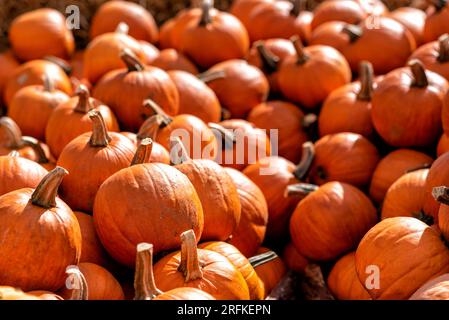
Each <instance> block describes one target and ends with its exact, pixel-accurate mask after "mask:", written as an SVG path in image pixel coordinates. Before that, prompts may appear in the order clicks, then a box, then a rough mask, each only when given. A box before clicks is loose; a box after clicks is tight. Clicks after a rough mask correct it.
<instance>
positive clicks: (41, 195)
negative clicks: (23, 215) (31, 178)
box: [31, 167, 69, 209]
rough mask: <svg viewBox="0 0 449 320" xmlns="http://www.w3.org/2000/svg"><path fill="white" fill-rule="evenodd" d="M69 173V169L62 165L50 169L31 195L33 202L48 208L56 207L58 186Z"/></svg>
mask: <svg viewBox="0 0 449 320" xmlns="http://www.w3.org/2000/svg"><path fill="white" fill-rule="evenodd" d="M67 174H69V173H68V171H67V170H66V169H64V168H62V167H56V168H54V169H53V170H52V171H50V172H49V173H48V174H47V175H46V176H45V177H44V178H43V179H42V181H41V182H40V183H39V185H38V186H37V187H36V189H35V190H34V192H33V194H32V195H31V203H32V204H34V205H36V206H39V207H42V208H46V209H49V208H54V207H56V196H57V194H58V188H59V185H60V184H61V182H62V179H63V178H64V177H65V176H66V175H67Z"/></svg>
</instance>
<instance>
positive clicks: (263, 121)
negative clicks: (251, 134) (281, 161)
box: [248, 100, 308, 163]
mask: <svg viewBox="0 0 449 320" xmlns="http://www.w3.org/2000/svg"><path fill="white" fill-rule="evenodd" d="M248 121H249V122H251V123H253V124H254V125H255V126H256V127H257V128H260V129H264V130H266V131H269V130H278V132H277V134H278V140H277V143H278V146H277V147H278V154H279V155H280V156H281V157H284V158H286V159H288V160H290V161H292V162H294V163H297V162H298V161H299V160H300V159H301V149H300V148H298V146H300V145H302V144H303V143H304V142H306V141H307V140H308V137H307V133H306V131H305V128H304V127H305V126H304V113H303V112H302V111H301V109H299V107H297V106H296V105H294V104H292V103H289V102H284V101H279V100H274V101H267V102H265V103H261V104H259V105H257V106H256V107H254V108H253V109H252V110H251V112H250V113H249V115H248Z"/></svg>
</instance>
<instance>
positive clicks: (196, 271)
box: [178, 230, 203, 282]
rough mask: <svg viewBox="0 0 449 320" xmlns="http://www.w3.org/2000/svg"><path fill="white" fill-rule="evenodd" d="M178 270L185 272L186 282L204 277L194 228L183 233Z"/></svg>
mask: <svg viewBox="0 0 449 320" xmlns="http://www.w3.org/2000/svg"><path fill="white" fill-rule="evenodd" d="M178 271H180V272H182V273H183V274H184V278H185V282H189V281H192V280H196V279H201V278H202V277H203V272H202V271H201V267H200V261H199V259H198V248H197V246H196V237H195V233H194V232H193V230H188V231H185V232H183V233H182V234H181V262H180V264H179V267H178Z"/></svg>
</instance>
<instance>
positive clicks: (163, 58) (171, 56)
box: [150, 49, 198, 74]
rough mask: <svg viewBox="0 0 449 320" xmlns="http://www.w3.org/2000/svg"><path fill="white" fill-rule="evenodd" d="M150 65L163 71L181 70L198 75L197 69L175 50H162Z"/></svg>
mask: <svg viewBox="0 0 449 320" xmlns="http://www.w3.org/2000/svg"><path fill="white" fill-rule="evenodd" d="M150 64H151V65H152V66H154V67H157V68H161V69H162V70H165V71H170V70H182V71H185V72H189V73H192V74H197V73H198V69H197V67H196V66H195V65H194V64H193V63H192V62H191V61H190V60H189V59H188V58H187V57H186V56H185V55H183V54H182V53H180V52H178V51H176V49H164V50H162V51H161V52H160V53H159V55H158V56H157V57H156V58H155V59H154V60H153V61H152V62H151V63H150Z"/></svg>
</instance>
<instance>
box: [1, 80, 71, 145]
mask: <svg viewBox="0 0 449 320" xmlns="http://www.w3.org/2000/svg"><path fill="white" fill-rule="evenodd" d="M46 79H47V81H46V82H45V83H44V85H43V86H42V85H33V86H27V87H24V88H22V89H20V90H19V91H17V93H16V94H15V95H14V97H13V99H12V100H11V103H10V105H9V108H8V116H9V117H10V118H11V119H13V120H14V121H15V122H16V123H17V125H18V126H19V127H20V129H21V131H22V133H23V134H24V135H27V136H32V137H34V138H36V139H39V140H44V139H45V128H46V126H47V122H48V119H49V118H50V115H51V113H52V111H53V110H54V109H55V108H56V107H57V106H58V105H59V104H61V103H64V102H66V101H67V100H69V97H68V96H67V95H66V94H65V93H64V92H62V91H60V90H56V89H55V88H54V86H53V83H52V82H51V80H50V78H48V77H47V78H46Z"/></svg>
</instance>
